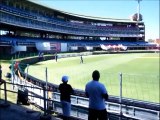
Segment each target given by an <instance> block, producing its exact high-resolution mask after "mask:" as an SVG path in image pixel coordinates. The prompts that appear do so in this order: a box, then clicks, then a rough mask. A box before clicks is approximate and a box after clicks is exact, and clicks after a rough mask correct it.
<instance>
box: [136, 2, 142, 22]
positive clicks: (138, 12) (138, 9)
mask: <svg viewBox="0 0 160 120" xmlns="http://www.w3.org/2000/svg"><path fill="white" fill-rule="evenodd" d="M136 1H138V6H137V21H138V22H139V21H140V19H139V18H140V2H141V1H142V0H136Z"/></svg>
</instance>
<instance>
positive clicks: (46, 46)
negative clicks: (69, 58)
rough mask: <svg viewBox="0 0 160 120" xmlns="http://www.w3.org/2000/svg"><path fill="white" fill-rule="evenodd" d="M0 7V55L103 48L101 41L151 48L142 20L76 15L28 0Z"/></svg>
mask: <svg viewBox="0 0 160 120" xmlns="http://www.w3.org/2000/svg"><path fill="white" fill-rule="evenodd" d="M0 8H1V9H0V15H1V17H0V24H1V28H0V30H1V39H0V54H6V55H9V54H14V53H17V52H24V53H30V52H32V53H33V52H40V51H43V52H44V51H47V52H50V53H54V52H66V51H85V50H100V49H101V46H100V45H101V44H103V45H104V46H114V47H116V46H119V45H121V46H122V45H123V46H127V49H129V50H132V49H143V50H144V49H148V43H147V42H145V24H144V22H143V21H133V20H131V19H112V18H100V17H91V16H84V15H77V14H72V13H67V12H64V11H60V10H56V9H54V8H48V7H46V6H42V5H39V4H36V3H33V2H31V1H29V0H23V1H22V0H1V3H0Z"/></svg>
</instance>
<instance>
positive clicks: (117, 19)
mask: <svg viewBox="0 0 160 120" xmlns="http://www.w3.org/2000/svg"><path fill="white" fill-rule="evenodd" d="M27 1H30V2H32V3H35V4H37V5H40V6H42V7H46V8H49V9H51V10H54V11H57V12H60V13H63V14H66V15H70V16H73V17H81V18H85V19H90V20H100V21H111V22H129V23H136V22H137V21H132V20H131V19H119V18H103V17H95V16H87V15H80V14H75V13H70V12H65V11H62V10H58V9H55V8H51V7H49V6H46V5H42V4H39V3H38V1H33V0H27Z"/></svg>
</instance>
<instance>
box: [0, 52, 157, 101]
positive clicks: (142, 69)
mask: <svg viewBox="0 0 160 120" xmlns="http://www.w3.org/2000/svg"><path fill="white" fill-rule="evenodd" d="M83 58H84V63H83V64H80V57H69V58H61V59H58V62H57V63H56V62H55V60H49V61H44V62H39V63H37V64H34V65H30V67H29V74H30V75H32V76H34V77H36V78H39V79H41V80H44V81H45V69H46V67H47V69H48V81H49V82H51V83H54V84H60V83H61V77H62V75H68V76H69V77H70V79H69V84H71V85H72V86H73V87H74V88H76V89H82V90H84V88H85V84H86V83H87V82H88V81H89V80H91V79H92V77H91V74H92V72H93V71H94V70H95V69H97V70H99V71H100V73H101V78H100V82H102V83H104V84H105V86H106V87H107V90H108V93H109V94H110V95H116V96H119V73H122V81H123V87H122V91H123V97H127V98H134V99H140V100H145V101H152V102H157V103H159V101H160V100H159V97H160V91H159V89H160V86H159V84H160V78H159V65H160V58H159V54H157V53H143V54H142V53H139V54H133V53H132V54H103V55H90V56H83ZM10 63H11V61H5V60H1V65H2V70H3V79H5V78H4V75H5V74H6V73H7V72H9V68H8V67H9V64H10Z"/></svg>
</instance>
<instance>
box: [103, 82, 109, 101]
mask: <svg viewBox="0 0 160 120" xmlns="http://www.w3.org/2000/svg"><path fill="white" fill-rule="evenodd" d="M102 97H103V98H104V99H105V100H108V97H109V96H108V92H107V90H106V88H105V86H104V85H102Z"/></svg>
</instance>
